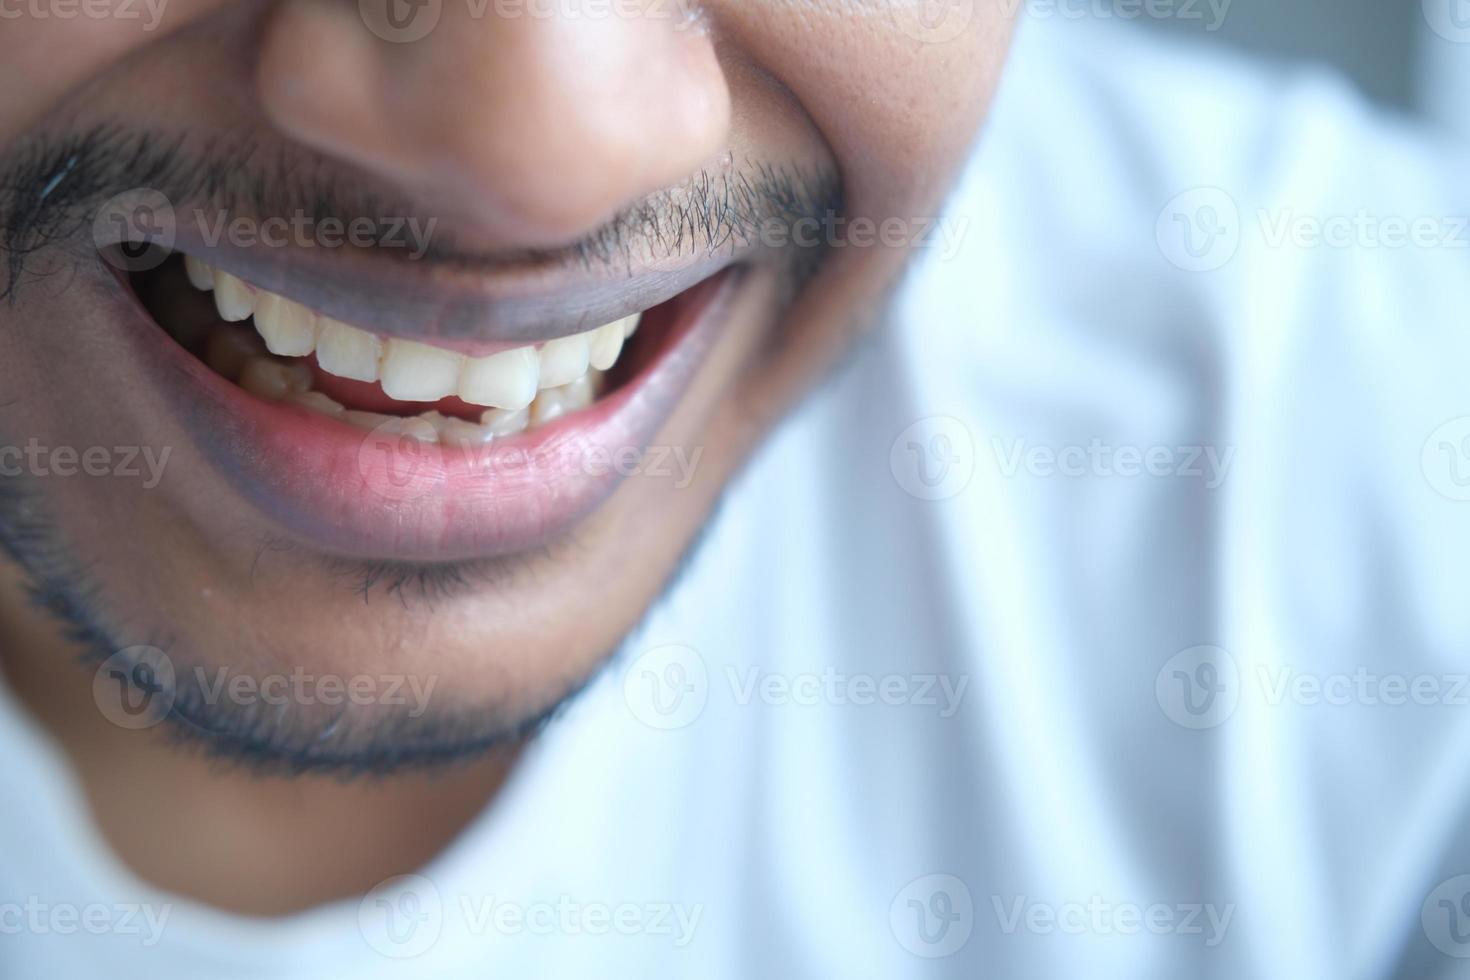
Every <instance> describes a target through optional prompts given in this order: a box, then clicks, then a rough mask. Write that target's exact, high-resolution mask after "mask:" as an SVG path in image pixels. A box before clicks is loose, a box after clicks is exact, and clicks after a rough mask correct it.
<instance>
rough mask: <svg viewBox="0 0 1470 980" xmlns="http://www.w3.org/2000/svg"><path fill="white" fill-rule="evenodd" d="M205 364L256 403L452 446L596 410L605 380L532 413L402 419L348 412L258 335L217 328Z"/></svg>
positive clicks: (566, 391) (552, 393)
mask: <svg viewBox="0 0 1470 980" xmlns="http://www.w3.org/2000/svg"><path fill="white" fill-rule="evenodd" d="M204 361H205V363H206V364H208V365H209V367H210V368H211V369H213V370H214V371H215V372H216V373H218V374H220V375H222V376H224V377H225V378H228V379H229V380H231V381H233V382H235V383H236V384H238V385H239V386H240V387H241V388H243V389H245V390H246V391H248V392H250V393H251V394H252V395H255V396H256V397H257V398H263V399H265V400H267V401H273V402H284V403H286V404H289V405H296V406H299V407H301V408H305V409H307V410H308V411H311V412H316V413H317V414H319V415H325V416H328V417H330V418H336V419H341V420H342V421H344V422H347V423H348V424H350V425H354V426H356V427H358V428H361V429H366V430H370V431H376V432H386V433H394V434H398V435H405V436H409V437H411V438H414V439H418V440H419V441H421V442H426V443H439V444H441V445H447V446H480V445H484V444H486V443H488V442H491V441H492V440H494V439H504V438H507V437H509V436H515V435H519V434H521V433H522V432H526V431H528V430H532V429H536V428H539V427H540V426H543V425H548V424H550V423H551V422H554V421H556V420H557V419H559V418H561V417H562V416H565V415H570V414H571V413H573V412H577V411H580V410H582V409H584V408H586V407H587V406H589V405H591V404H592V402H593V401H595V400H596V398H597V390H598V387H599V385H600V383H601V381H602V372H601V371H598V370H596V369H592V370H589V371H588V373H587V374H585V375H583V376H582V377H581V378H579V379H577V380H576V381H573V382H572V383H570V384H566V385H562V386H561V387H559V388H547V389H545V390H544V391H542V392H540V393H539V394H538V395H537V396H536V400H535V401H534V402H532V403H531V406H530V407H529V408H523V409H521V410H520V411H518V412H511V411H507V410H505V409H499V408H494V409H490V410H488V411H486V412H484V413H483V414H482V415H481V416H480V419H479V421H478V422H471V421H468V420H466V419H461V418H451V417H448V416H445V415H443V414H441V413H439V412H437V411H427V412H423V413H421V414H419V415H414V416H409V417H402V416H394V415H383V414H380V413H378V412H360V411H355V410H352V409H348V408H346V407H345V406H343V405H341V404H339V403H338V402H336V401H334V400H333V399H332V398H331V397H329V396H327V395H326V394H323V393H322V392H320V391H314V390H313V389H312V381H313V378H312V373H311V369H310V368H309V367H307V366H306V364H305V363H304V362H301V361H282V360H278V359H277V358H275V357H273V356H272V355H270V354H269V353H268V352H267V351H266V350H265V348H264V345H263V344H261V343H260V340H259V336H258V335H257V334H256V333H255V332H254V331H253V330H252V331H245V330H241V329H239V328H237V327H233V326H224V325H221V326H219V327H217V328H215V330H214V331H213V332H212V333H211V335H210V337H209V340H208V343H207V345H206V348H205V353H204Z"/></svg>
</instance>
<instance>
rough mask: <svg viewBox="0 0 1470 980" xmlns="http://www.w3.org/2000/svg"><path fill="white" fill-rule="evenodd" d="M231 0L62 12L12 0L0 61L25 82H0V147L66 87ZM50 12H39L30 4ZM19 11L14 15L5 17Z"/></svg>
mask: <svg viewBox="0 0 1470 980" xmlns="http://www.w3.org/2000/svg"><path fill="white" fill-rule="evenodd" d="M229 2H230V0H126V2H124V0H107V2H106V3H102V2H100V0H99V2H90V3H85V4H81V5H78V9H79V10H92V11H93V13H92V14H91V15H84V14H82V13H78V14H77V15H76V16H71V17H68V18H66V19H62V18H60V17H58V16H55V13H54V9H55V8H56V6H57V5H56V4H48V3H46V2H44V0H13V2H11V3H8V4H5V5H3V7H0V11H3V12H4V14H5V16H4V17H3V18H0V66H3V68H4V73H5V77H7V78H9V79H17V78H23V79H25V84H24V85H7V86H0V146H4V145H5V144H6V143H8V142H9V141H11V140H12V139H14V138H16V137H17V136H18V135H20V134H21V133H23V132H25V131H26V130H27V129H28V128H30V127H32V126H34V125H35V124H36V123H37V122H38V121H40V120H42V119H44V118H45V117H46V115H47V114H48V113H50V112H51V111H52V110H53V109H54V108H55V106H56V104H57V103H58V102H59V101H61V100H62V99H64V98H65V97H66V96H67V94H68V93H69V92H70V91H71V90H72V89H74V88H76V87H77V86H79V85H81V84H82V83H84V82H86V81H87V80H88V79H89V78H92V77H93V76H95V75H98V74H100V73H102V72H103V71H105V70H106V69H107V68H109V67H110V66H112V65H113V64H115V63H117V62H119V61H122V60H123V59H126V58H129V57H135V56H144V57H146V55H147V49H148V48H149V47H150V46H152V45H154V44H155V43H157V42H159V41H161V40H163V39H164V38H166V37H168V36H169V35H170V34H172V33H174V32H175V31H179V30H182V29H184V28H186V27H188V26H189V25H190V24H192V23H194V22H195V21H197V20H198V19H199V18H201V17H203V16H205V15H207V14H209V13H211V12H213V11H214V10H217V9H219V8H221V7H224V6H226V5H227V4H228V3H229ZM33 10H35V11H46V12H50V13H48V15H47V16H39V15H35V14H33V13H32V11H33ZM17 12H19V13H20V14H21V15H20V16H14V17H12V16H10V15H11V14H14V13H17Z"/></svg>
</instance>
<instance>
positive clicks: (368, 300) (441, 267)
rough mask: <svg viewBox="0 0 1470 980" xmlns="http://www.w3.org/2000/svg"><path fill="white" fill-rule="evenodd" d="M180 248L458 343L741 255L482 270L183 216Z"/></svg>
mask: <svg viewBox="0 0 1470 980" xmlns="http://www.w3.org/2000/svg"><path fill="white" fill-rule="evenodd" d="M99 244H102V245H104V246H105V245H106V244H108V243H105V242H104V243H99ZM173 248H174V250H175V251H179V252H183V253H185V254H189V255H193V256H195V257H197V258H199V259H201V260H202V261H204V262H206V263H208V264H209V265H210V266H212V267H213V268H216V269H219V270H222V271H224V272H227V273H230V274H231V275H234V276H237V277H239V278H240V279H242V280H244V281H245V282H248V283H250V284H251V285H253V286H256V287H259V288H261V289H264V290H267V291H269V292H272V293H276V294H279V295H281V296H284V297H286V298H287V299H291V300H294V301H296V302H298V303H300V304H302V305H303V306H306V307H308V308H310V309H312V310H314V311H316V312H317V313H320V314H324V315H326V316H329V317H332V318H334V319H337V320H340V321H342V322H344V323H350V324H352V325H353V326H356V327H360V328H362V329H365V330H370V331H373V332H375V333H379V334H382V335H384V336H388V337H402V338H405V339H410V340H419V341H424V342H429V343H439V344H441V345H443V346H451V347H452V346H473V345H488V346H505V347H510V346H520V345H528V344H538V343H544V342H546V341H549V340H554V339H556V338H557V337H563V336H567V335H569V334H575V333H580V332H582V331H585V330H590V329H593V328H595V327H599V326H601V325H603V324H605V323H611V322H613V321H614V320H619V319H621V318H623V317H625V316H631V315H633V314H635V313H640V312H643V311H645V310H648V309H651V308H653V307H655V306H658V305H659V304H661V303H664V302H667V301H668V300H671V299H673V298H674V297H675V296H678V295H679V294H681V293H684V292H686V291H687V290H689V289H691V288H692V287H694V286H695V285H697V284H698V283H700V282H703V281H704V280H706V279H709V278H711V277H712V276H714V275H716V274H718V273H719V272H721V271H722V270H724V269H725V268H727V267H729V266H731V265H732V264H734V263H735V262H737V261H738V260H739V258H740V257H739V256H738V255H737V254H733V253H731V252H728V251H727V252H723V253H721V254H709V253H706V254H699V255H689V256H682V257H678V258H675V259H666V260H663V261H648V260H646V259H645V260H640V259H637V258H634V257H629V258H628V259H627V261H626V262H625V263H624V264H622V265H620V266H611V265H602V264H598V265H596V266H593V265H591V264H583V265H580V266H573V265H570V264H559V265H557V266H545V265H541V266H533V265H523V266H516V265H509V264H508V265H506V266H504V267H496V268H495V269H493V270H491V271H489V272H484V271H479V270H466V269H464V268H463V267H459V266H453V265H449V264H446V263H443V262H438V261H434V260H428V259H425V260H419V261H415V260H409V259H405V258H397V259H385V258H383V257H381V256H377V255H373V254H370V253H367V252H356V251H352V250H345V249H330V248H323V247H310V248H303V247H299V246H284V247H271V246H264V245H259V244H255V245H250V246H243V245H237V244H234V243H231V242H228V241H225V240H219V241H216V242H214V243H212V244H211V243H206V242H205V241H204V237H203V235H202V234H200V233H199V232H198V230H197V229H194V228H191V227H189V226H188V224H187V223H184V222H181V223H179V225H178V227H177V229H176V232H175V235H174V242H173Z"/></svg>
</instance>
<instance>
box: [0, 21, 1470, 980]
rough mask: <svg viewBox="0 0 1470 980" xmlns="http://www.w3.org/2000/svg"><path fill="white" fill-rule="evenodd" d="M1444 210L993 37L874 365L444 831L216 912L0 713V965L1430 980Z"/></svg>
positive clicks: (1440, 862)
mask: <svg viewBox="0 0 1470 980" xmlns="http://www.w3.org/2000/svg"><path fill="white" fill-rule="evenodd" d="M1467 172H1470V171H1467V168H1466V166H1465V158H1464V154H1463V151H1462V150H1460V149H1459V148H1458V147H1453V146H1450V145H1448V144H1447V143H1446V144H1441V143H1438V142H1437V141H1436V140H1435V138H1434V137H1433V136H1432V134H1429V133H1425V132H1417V131H1415V130H1414V129H1413V128H1411V127H1410V126H1409V125H1408V124H1406V123H1404V122H1401V121H1395V120H1392V119H1387V118H1383V117H1380V116H1377V115H1375V114H1373V113H1371V112H1370V111H1368V110H1367V109H1365V108H1364V107H1363V106H1362V105H1360V104H1359V103H1358V102H1357V101H1355V99H1354V97H1353V96H1352V95H1351V94H1350V93H1349V92H1348V91H1347V90H1346V89H1345V88H1344V87H1343V86H1342V85H1340V84H1339V83H1337V82H1334V81H1331V80H1329V79H1327V78H1325V77H1322V76H1319V75H1316V74H1312V73H1304V72H1301V71H1297V70H1292V71H1287V70H1284V69H1262V68H1260V67H1258V66H1242V65H1238V64H1236V63H1235V62H1233V61H1231V60H1228V59H1222V58H1219V57H1217V56H1207V55H1205V54H1204V53H1203V52H1202V51H1200V50H1199V49H1197V48H1194V47H1192V46H1191V47H1185V48H1180V49H1176V48H1171V47H1169V46H1168V45H1167V44H1165V43H1164V42H1162V41H1160V40H1159V39H1157V38H1155V37H1154V36H1153V35H1149V34H1144V33H1141V32H1135V31H1133V30H1132V29H1124V28H1120V27H1113V26H1101V25H1097V24H1076V23H1067V22H1062V21H1055V22H1045V21H1032V22H1030V23H1028V24H1027V25H1025V26H1024V27H1023V29H1022V32H1021V39H1020V43H1019V47H1018V48H1017V51H1016V54H1015V56H1014V60H1013V63H1012V65H1011V70H1010V74H1009V75H1008V77H1007V79H1006V81H1005V84H1004V86H1003V88H1002V91H1001V94H1000V97H999V101H998V103H997V105H996V108H995V111H994V114H993V117H992V120H991V122H990V124H989V127H988V129H987V131H986V134H985V138H984V141H983V143H982V146H981V149H980V150H979V152H978V154H977V156H976V158H975V161H974V164H973V166H972V167H971V169H970V172H969V173H968V174H967V175H966V177H965V179H964V181H963V184H962V186H961V188H960V190H959V192H958V193H957V195H956V197H955V199H954V201H953V202H952V207H951V208H950V210H949V214H948V217H947V219H946V220H947V222H948V224H947V226H946V227H947V229H948V231H947V232H945V233H944V234H936V235H935V236H934V238H933V242H932V245H931V247H930V248H929V249H927V250H926V256H925V258H924V261H923V263H922V265H921V266H920V267H919V268H917V269H916V271H915V273H914V275H913V276H912V277H911V278H910V280H909V281H908V283H907V285H906V286H905V289H904V292H903V294H902V297H901V300H900V302H899V304H898V311H897V318H896V319H897V322H896V323H894V324H893V327H892V329H891V331H889V332H887V333H885V334H884V335H883V336H881V337H880V338H879V339H878V340H877V341H876V342H874V343H872V344H870V345H868V346H867V347H866V348H865V349H864V351H863V352H862V353H861V354H860V355H859V357H858V359H857V360H856V361H855V362H854V363H853V364H852V366H851V367H850V368H849V369H848V370H846V371H844V372H843V373H842V374H841V375H840V376H839V377H838V378H837V379H836V380H835V381H834V382H832V383H831V384H829V385H827V386H826V387H824V388H823V390H822V391H821V392H820V394H819V395H818V396H817V397H816V398H815V399H814V400H812V401H811V402H809V403H808V404H806V405H805V406H804V407H803V409H802V410H801V411H800V413H799V414H798V415H797V416H795V417H794V418H793V419H791V420H790V421H789V422H788V423H787V424H786V425H784V426H783V428H782V429H781V430H780V431H779V432H778V434H777V435H776V436H775V438H774V439H773V440H772V441H771V442H770V443H769V444H768V445H767V446H766V447H765V448H764V449H763V451H762V452H761V454H760V456H759V457H758V459H757V460H756V461H755V463H754V465H753V466H752V467H751V468H750V469H749V470H748V471H747V472H746V473H745V474H744V475H743V476H742V477H741V479H740V480H739V482H738V483H737V484H736V486H735V487H734V488H733V490H732V492H731V494H730V497H729V503H728V506H727V507H726V509H725V510H724V511H723V512H722V513H721V515H720V517H719V519H718V522H717V524H716V527H715V528H714V531H713V533H712V537H711V538H710V540H709V542H708V544H707V546H706V547H705V548H704V549H703V550H702V551H701V552H700V553H699V555H698V558H697V560H696V562H695V564H694V566H693V567H692V569H691V570H690V572H689V575H688V577H687V578H686V579H684V580H683V582H682V584H681V585H680V586H679V587H678V588H677V590H676V591H675V592H674V593H673V594H672V595H671V597H670V599H669V600H668V601H667V602H666V603H665V604H663V605H662V606H660V607H659V608H658V609H657V610H656V611H655V613H654V614H653V615H652V616H651V617H650V618H649V620H648V621H647V622H646V623H645V624H644V626H643V627H642V628H641V629H640V631H639V633H638V635H637V636H636V637H635V638H634V639H633V641H632V643H631V644H630V648H629V653H628V656H627V658H626V659H624V660H623V661H621V662H619V663H617V664H616V665H615V666H614V667H613V668H612V669H610V670H609V671H607V672H606V673H605V674H604V675H602V676H601V677H600V679H599V680H598V681H597V682H596V683H595V684H594V685H593V687H592V688H591V689H590V690H589V691H588V692H587V693H586V695H585V696H584V697H582V698H581V699H580V700H579V701H578V702H577V703H576V704H575V706H574V707H573V708H572V709H571V710H570V712H569V713H568V714H567V715H566V716H565V717H564V718H563V719H562V720H561V721H559V722H558V723H557V724H556V725H555V726H554V727H552V728H551V729H550V731H548V732H547V733H546V735H545V736H544V737H543V738H542V739H541V740H540V741H539V742H538V743H537V744H536V746H535V747H534V749H533V750H532V751H531V752H530V753H529V754H528V756H527V757H526V759H525V762H524V765H523V766H522V767H521V768H520V769H519V771H518V772H517V774H516V776H515V777H514V779H513V780H512V782H511V784H510V785H509V786H508V788H507V789H506V791H505V792H504V794H503V795H502V796H501V797H500V798H499V799H498V800H497V801H496V803H495V804H494V806H493V807H491V808H490V809H489V810H488V811H487V812H486V813H485V814H484V815H483V816H482V817H481V818H480V819H478V820H477V821H476V822H475V823H474V824H473V825H472V826H470V827H469V828H468V829H467V830H466V831H465V832H464V833H463V835H462V836H461V837H460V838H459V839H458V840H457V842H456V843H454V844H453V845H452V846H451V847H449V848H448V849H447V850H446V851H445V852H444V853H443V854H442V855H440V856H439V858H437V859H436V860H435V861H433V862H432V863H431V864H430V865H429V866H427V867H426V868H424V869H423V870H422V872H421V874H420V875H419V876H416V877H414V878H410V879H408V880H405V881H400V882H395V883H390V884H389V885H388V886H385V888H384V889H383V890H382V891H380V892H379V893H375V894H373V895H369V896H368V897H367V898H366V899H364V900H363V901H361V902H359V901H357V900H352V901H346V902H341V903H337V904H334V905H331V906H327V907H324V908H320V909H317V910H315V911H312V912H310V913H307V914H303V915H298V916H293V917H291V918H289V919H285V920H279V921H259V920H249V919H244V918H240V917H235V916H231V915H225V914H221V913H219V912H217V911H214V910H210V909H207V908H203V907H200V906H198V905H196V904H193V903H190V902H187V901H183V900H180V899H177V898H176V897H173V896H169V895H166V894H161V893H159V892H157V891H156V890H154V889H151V888H149V887H147V886H145V885H143V884H141V883H140V882H138V881H137V880H136V879H135V878H134V877H132V876H131V875H130V874H129V873H128V872H127V871H126V870H125V869H123V868H122V867H121V866H120V865H119V864H118V862H117V860H116V859H115V858H114V857H113V856H112V855H111V854H110V853H109V852H108V850H107V848H106V846H105V844H104V843H103V842H102V841H101V840H100V838H99V837H98V835H97V832H96V830H95V829H94V827H93V826H92V825H91V823H90V822H89V818H88V816H87V814H86V810H85V807H84V804H83V802H82V799H81V796H80V795H79V792H78V789H77V787H76V785H75V784H74V782H72V781H71V779H70V778H69V776H68V775H67V772H66V768H65V765H64V763H63V761H62V759H61V758H60V756H59V754H58V752H57V750H56V749H55V748H54V747H53V746H51V745H50V744H49V743H48V742H47V741H46V740H45V739H44V738H43V737H42V736H41V735H40V734H38V732H37V731H36V730H35V729H34V727H32V725H31V724H30V723H29V722H28V721H26V720H24V718H23V717H22V715H21V713H20V711H19V709H18V708H17V707H16V706H15V705H14V704H13V703H10V702H8V701H6V702H5V703H4V705H3V708H0V743H3V744H4V746H5V782H6V784H7V785H8V786H9V787H10V799H9V801H8V802H7V803H6V805H5V806H4V807H3V808H0V841H3V844H0V848H3V851H0V854H3V859H0V975H3V976H5V977H25V978H41V977H48V978H70V977H94V976H115V977H128V978H131V977H138V978H148V980H172V978H180V980H183V978H188V980H197V978H207V977H258V976H270V977H273V978H297V977H300V978H311V980H319V978H323V977H351V978H353V980H374V978H380V977H415V978H417V977H431V976H432V977H442V978H474V980H485V978H491V977H574V976H601V977H638V978H651V977H701V978H704V977H711V978H720V977H731V978H733V977H858V976H874V977H938V976H954V977H977V976H986V977H997V978H1006V980H1020V978H1031V977H1037V978H1040V977H1127V978H1140V977H1159V978H1178V977H1191V978H1193V977H1209V976H1218V977H1224V978H1242V977H1267V976H1270V977H1290V978H1293V980H1303V978H1310V977H1324V978H1333V980H1341V978H1345V977H1384V976H1395V975H1397V976H1403V977H1413V978H1425V977H1434V976H1441V975H1442V976H1450V975H1456V974H1457V973H1458V971H1459V970H1461V969H1462V963H1461V959H1460V958H1461V957H1464V956H1467V955H1470V899H1466V898H1465V896H1466V894H1467V893H1470V878H1457V876H1459V875H1462V874H1465V873H1467V872H1470V835H1467V834H1465V833H1464V832H1463V829H1462V827H1463V821H1464V817H1465V814H1466V809H1467V806H1470V684H1467V683H1466V672H1467V671H1470V599H1467V595H1470V381H1467V366H1470V230H1467V227H1466V223H1465V220H1464V219H1463V217H1460V216H1463V215H1466V214H1467V213H1470V201H1467V200H1466V198H1467V197H1470V192H1467V190H1466V181H1465V174H1466V173H1467ZM1180 195H1183V196H1180ZM941 230H942V229H941ZM17 926H19V928H17Z"/></svg>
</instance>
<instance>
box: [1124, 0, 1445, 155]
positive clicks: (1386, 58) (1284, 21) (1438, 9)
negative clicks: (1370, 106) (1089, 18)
mask: <svg viewBox="0 0 1470 980" xmlns="http://www.w3.org/2000/svg"><path fill="white" fill-rule="evenodd" d="M1211 2H1213V6H1214V9H1215V10H1219V11H1223V16H1220V17H1216V16H1215V15H1212V14H1211V13H1210V9H1211ZM1227 4H1228V6H1227ZM1172 7H1173V9H1175V10H1178V11H1181V12H1182V11H1184V10H1185V9H1186V7H1185V0H1174V3H1173V4H1172ZM1142 19H1144V20H1148V22H1149V23H1151V24H1154V25H1157V26H1158V28H1159V29H1161V30H1167V31H1172V32H1175V33H1179V34H1186V35H1189V36H1190V37H1191V38H1193V39H1195V40H1198V41H1199V42H1200V43H1202V44H1217V45H1218V44H1224V45H1231V46H1234V47H1238V48H1242V49H1246V50H1249V51H1252V52H1255V53H1257V54H1259V55H1263V56H1266V57H1275V58H1288V59H1308V60H1312V61H1316V62H1320V63H1322V64H1325V65H1330V66H1332V67H1333V68H1335V69H1337V70H1338V71H1339V72H1341V73H1342V74H1344V75H1346V76H1347V77H1349V78H1351V79H1352V80H1353V81H1354V82H1355V83H1356V84H1357V86H1358V87H1359V88H1360V89H1362V90H1363V92H1365V93H1366V94H1367V95H1368V96H1369V97H1370V98H1372V99H1373V100H1374V101H1375V102H1377V103H1379V104H1381V105H1383V106H1386V107H1390V108H1393V109H1397V110H1400V111H1403V112H1405V113H1409V114H1413V115H1419V116H1424V117H1427V118H1430V119H1433V120H1435V121H1436V122H1438V123H1440V124H1443V125H1445V126H1448V127H1451V128H1453V129H1455V130H1457V131H1459V132H1462V133H1463V134H1465V135H1467V136H1470V118H1467V117H1470V114H1467V113H1466V111H1465V109H1464V108H1463V100H1462V99H1458V98H1455V97H1454V94H1455V93H1463V92H1465V91H1466V90H1467V86H1470V0H1199V3H1198V8H1197V11H1195V12H1193V13H1192V14H1191V15H1189V16H1185V15H1183V14H1182V13H1181V15H1180V16H1174V17H1164V18H1152V19H1150V18H1142ZM1212 22H1218V25H1216V24H1215V23H1212ZM1211 27H1215V29H1214V30H1211V29H1210V28H1211Z"/></svg>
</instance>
